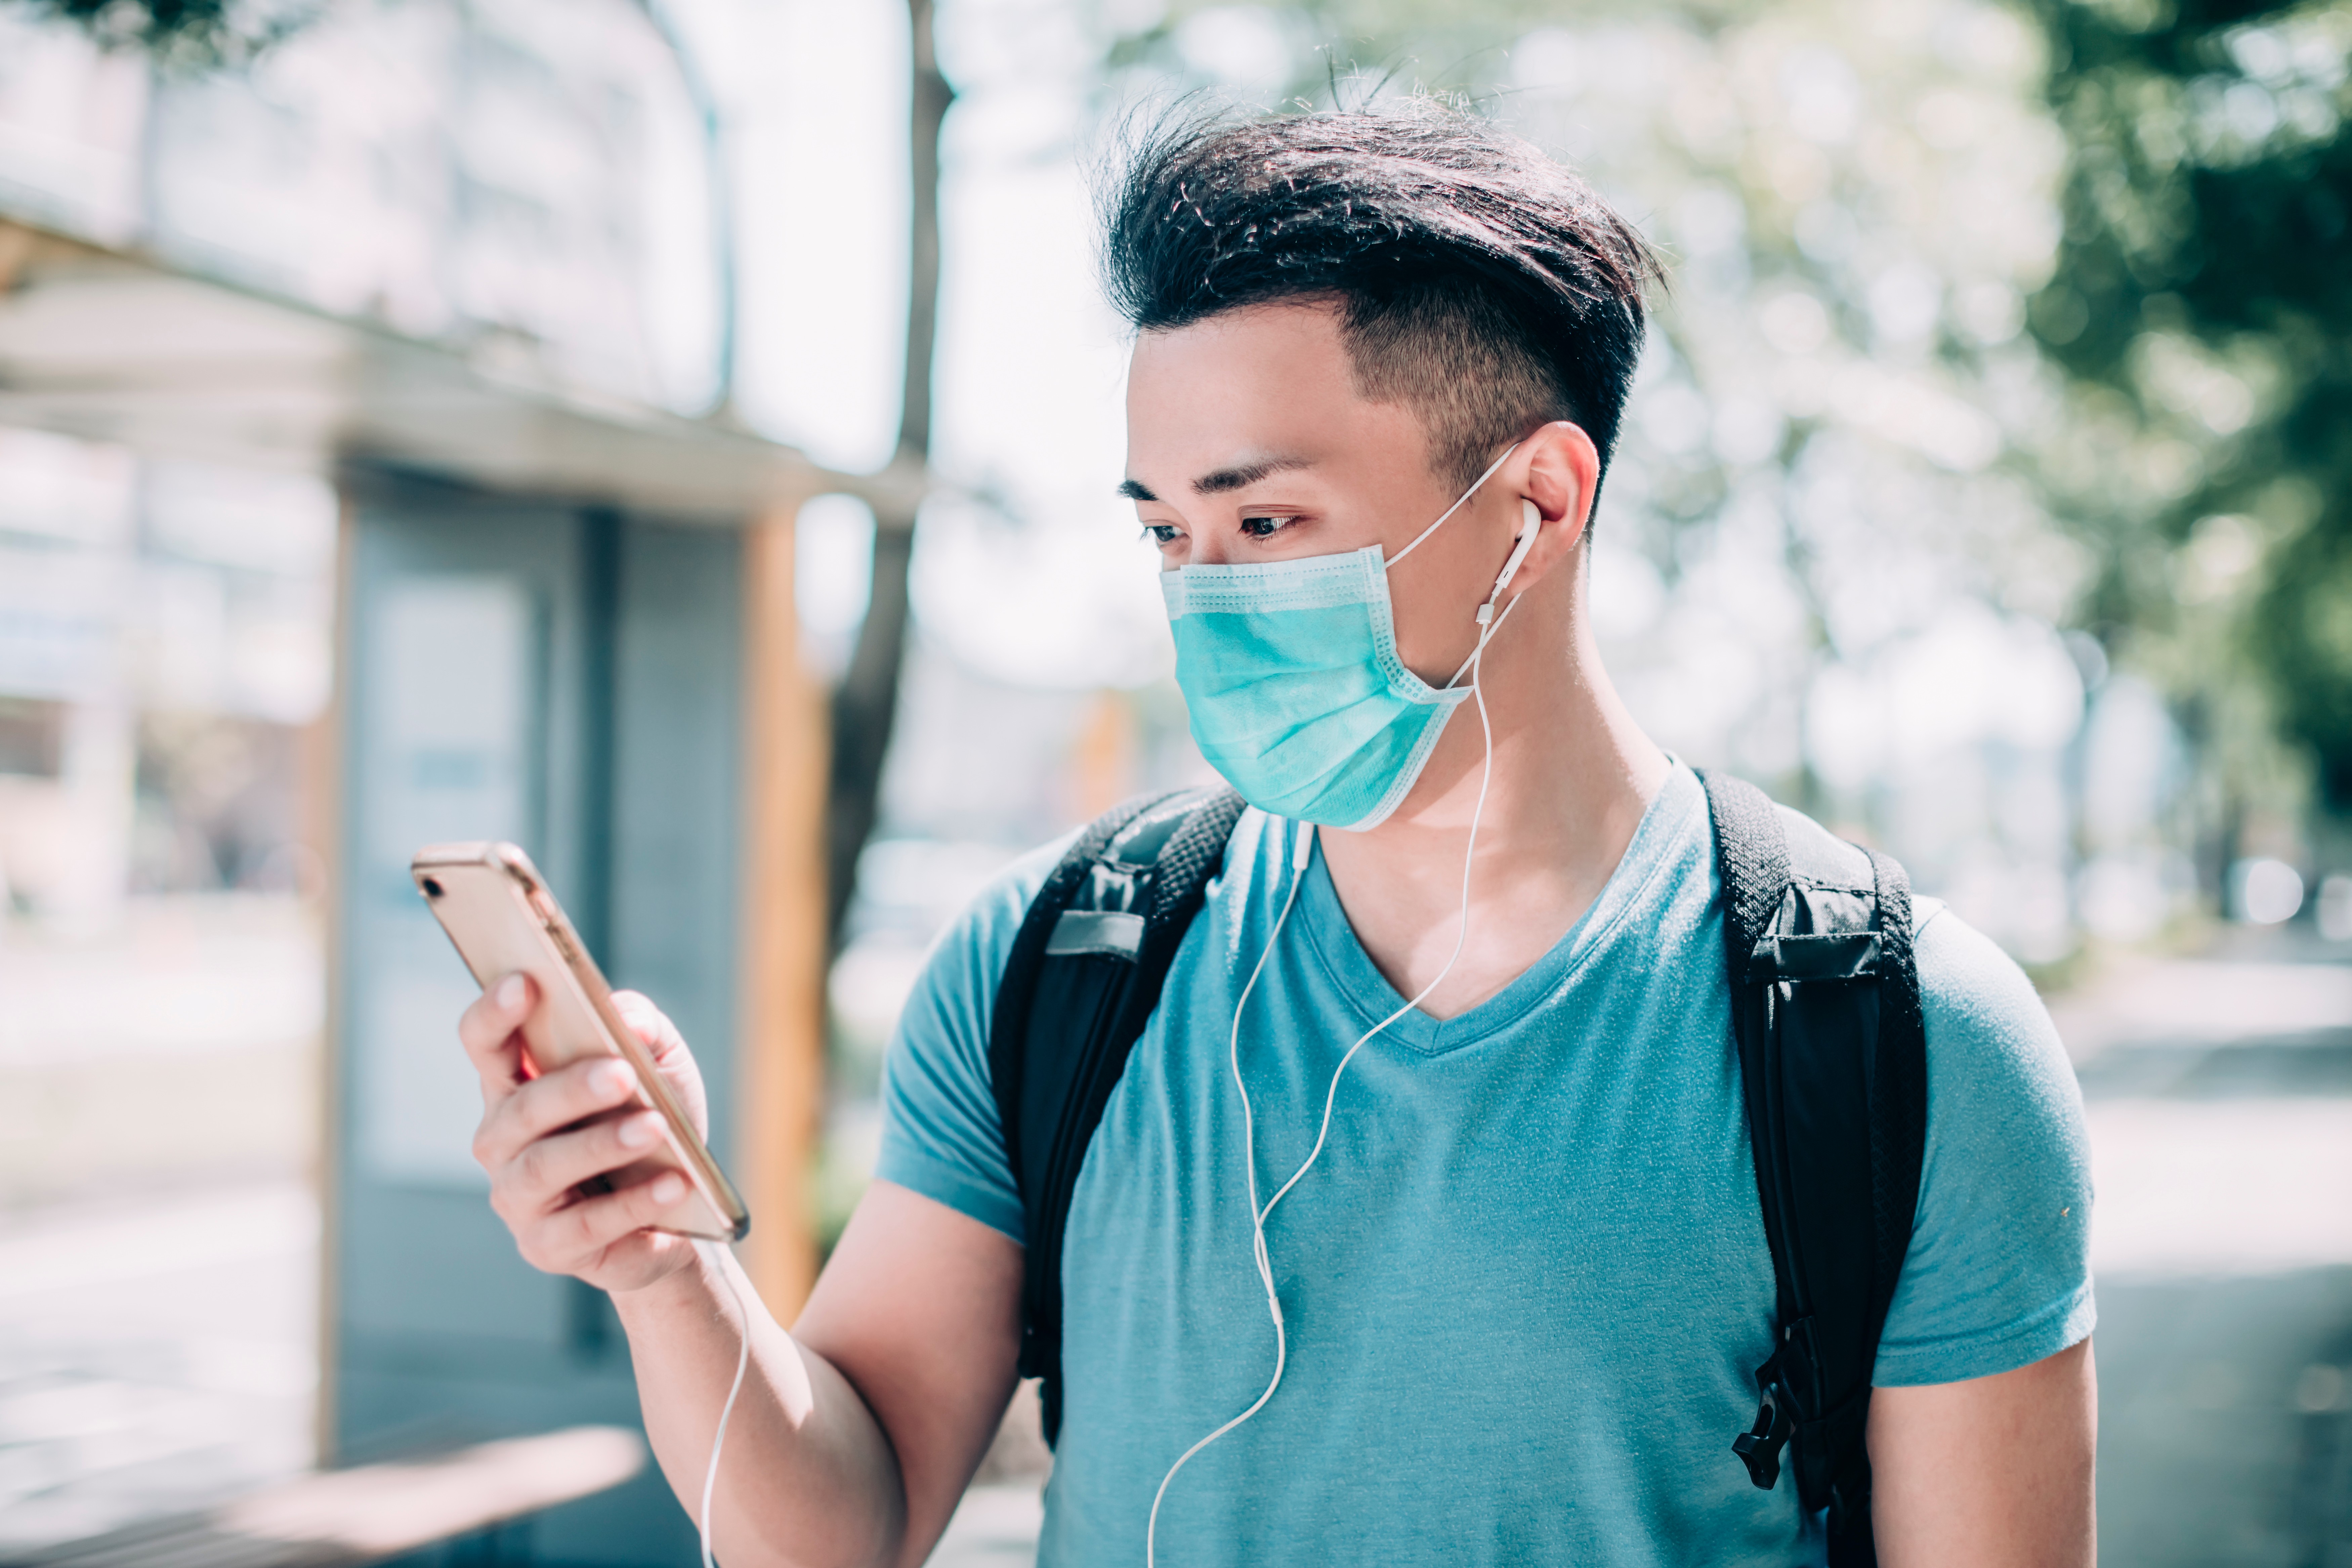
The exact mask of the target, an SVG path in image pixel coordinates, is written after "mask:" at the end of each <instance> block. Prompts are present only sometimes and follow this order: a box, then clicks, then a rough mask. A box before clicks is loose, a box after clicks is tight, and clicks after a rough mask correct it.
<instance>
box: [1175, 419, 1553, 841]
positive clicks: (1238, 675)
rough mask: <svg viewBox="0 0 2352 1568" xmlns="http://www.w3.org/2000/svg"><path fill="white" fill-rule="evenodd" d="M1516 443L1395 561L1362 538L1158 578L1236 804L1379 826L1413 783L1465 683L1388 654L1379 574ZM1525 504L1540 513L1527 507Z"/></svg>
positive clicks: (1207, 737) (1200, 718)
mask: <svg viewBox="0 0 2352 1568" xmlns="http://www.w3.org/2000/svg"><path fill="white" fill-rule="evenodd" d="M1515 450H1517V445H1516V443H1515V444H1514V445H1513V446H1512V447H1509V448H1507V449H1506V450H1505V451H1504V453H1503V456H1502V457H1501V458H1496V459H1495V461H1494V463H1493V464H1492V465H1491V466H1490V467H1489V468H1487V469H1486V473H1483V474H1481V475H1479V476H1478V478H1477V479H1476V480H1475V481H1474V482H1473V483H1472V484H1471V486H1470V488H1469V489H1466V490H1465V491H1464V492H1463V493H1462V496H1461V498H1460V500H1456V501H1455V502H1454V504H1453V505H1452V506H1450V507H1447V508H1446V509H1445V511H1444V515H1443V516H1441V517H1439V518H1438V520H1437V521H1435V522H1433V523H1431V524H1430V525H1429V526H1428V527H1427V528H1426V529H1423V531H1422V532H1421V534H1420V536H1419V537H1418V538H1416V539H1414V540H1413V542H1412V543H1411V544H1408V545H1406V546H1405V547H1404V548H1403V549H1402V550H1401V551H1399V552H1397V557H1396V560H1395V561H1388V560H1384V559H1383V558H1382V555H1381V547H1380V546H1379V545H1377V544H1371V545H1367V546H1365V547H1364V548H1363V549H1361V550H1355V551H1349V552H1347V553H1345V554H1340V555H1309V556H1304V557H1302V558H1300V559H1298V560H1296V561H1273V562H1266V563H1258V564H1252V565H1244V566H1185V567H1181V568H1179V569H1178V570H1176V571H1173V572H1163V573H1162V574H1160V591H1161V593H1162V594H1163V595H1164V596H1165V597H1166V599H1167V601H1168V618H1169V622H1170V624H1171V628H1172V629H1173V631H1174V633H1175V638H1176V683H1177V685H1178V686H1180V687H1181V688H1182V689H1183V692H1184V700H1185V703H1186V704H1187V706H1188V707H1189V708H1190V709H1191V712H1192V739H1193V740H1194V741H1195V742H1199V744H1200V748H1201V754H1202V756H1204V757H1206V758H1207V759H1208V760H1209V763H1210V765H1211V766H1213V767H1214V768H1215V769H1216V770H1217V772H1219V773H1223V775H1224V776H1225V779H1226V781H1227V782H1228V783H1230V784H1232V785H1233V786H1234V789H1236V790H1238V791H1240V792H1241V795H1242V798H1244V800H1246V801H1248V802H1249V803H1250V804H1251V805H1255V806H1256V807H1258V808H1259V809H1260V810H1262V811H1267V812H1272V813H1274V814H1275V815H1276V816H1287V817H1290V818H1292V819H1294V820H1296V821H1299V822H1312V823H1318V824H1320V825H1322V826H1327V827H1342V828H1351V829H1357V830H1361V829H1364V828H1368V827H1372V826H1378V825H1379V824H1380V823H1381V822H1383V821H1385V820H1386V819H1387V818H1388V816H1389V814H1390V813H1391V812H1392V811H1394V810H1395V809H1396V808H1397V806H1398V805H1399V804H1400V803H1401V802H1402V800H1403V799H1404V797H1405V795H1407V794H1408V793H1409V792H1410V791H1411V790H1412V786H1413V783H1414V781H1415V780H1417V779H1418V778H1420V777H1421V771H1422V769H1423V767H1425V766H1426V765H1428V763H1429V757H1430V753H1431V752H1433V751H1435V750H1436V748H1437V740H1438V737H1439V736H1440V735H1441V734H1443V733H1444V730H1445V721H1446V720H1447V719H1449V718H1451V717H1453V714H1454V710H1455V709H1456V708H1458V707H1460V706H1461V705H1462V704H1463V703H1464V702H1465V700H1468V699H1469V697H1470V694H1471V689H1470V688H1469V687H1466V686H1459V685H1456V684H1455V682H1458V681H1459V680H1460V679H1462V671H1459V670H1457V671H1456V672H1455V673H1454V680H1453V681H1449V682H1447V684H1446V685H1445V687H1444V688H1443V689H1440V688H1437V687H1433V686H1432V685H1430V684H1429V683H1428V682H1427V681H1425V680H1423V679H1421V678H1420V677H1419V676H1417V675H1415V674H1413V672H1412V670H1410V669H1407V668H1405V666H1404V661H1403V660H1402V658H1398V657H1397V647H1396V622H1395V616H1394V614H1393V612H1392V610H1391V605H1390V602H1389V584H1388V574H1389V573H1390V571H1391V570H1392V569H1393V568H1394V567H1395V566H1396V565H1397V564H1398V563H1399V562H1402V561H1403V560H1404V558H1405V557H1406V556H1408V555H1410V554H1412V552H1414V551H1415V550H1418V549H1420V548H1421V545H1422V543H1423V541H1425V540H1427V539H1428V538H1429V536H1430V535H1431V534H1433V533H1434V532H1436V531H1438V529H1439V528H1440V527H1442V526H1444V523H1445V521H1446V520H1447V519H1449V518H1451V517H1452V516H1453V515H1454V513H1455V512H1457V511H1459V510H1462V507H1463V505H1464V503H1465V502H1466V501H1468V500H1469V499H1470V498H1471V497H1472V496H1474V495H1475V494H1477V493H1478V487H1479V486H1480V485H1483V484H1485V483H1486V480H1487V479H1488V478H1489V477H1491V476H1492V475H1493V473H1494V472H1495V469H1496V468H1501V467H1502V466H1503V459H1504V458H1508V457H1509V456H1510V455H1511V452H1512V451H1515ZM1527 510H1528V512H1530V513H1534V512H1535V509H1534V507H1533V506H1532V504H1530V505H1529V506H1528V509H1527ZM1539 521H1540V514H1539V513H1536V514H1535V516H1534V517H1533V518H1531V519H1530V521H1529V523H1528V528H1527V529H1526V531H1524V532H1523V533H1522V534H1521V536H1520V538H1519V542H1518V546H1517V549H1515V550H1514V551H1513V552H1512V554H1511V558H1510V562H1509V564H1507V566H1506V567H1505V568H1504V570H1503V575H1502V576H1501V577H1500V578H1498V579H1497V580H1496V584H1495V586H1496V593H1497V594H1499V593H1500V591H1501V589H1502V586H1503V584H1505V583H1507V582H1508V581H1509V580H1510V577H1511V575H1512V574H1513V573H1514V572H1516V571H1517V568H1518V565H1519V563H1520V562H1521V561H1522V560H1524V559H1525V558H1526V555H1527V552H1528V547H1529V546H1530V545H1532V544H1533V543H1534V542H1535V535H1536V527H1537V525H1538V523H1539ZM1493 604H1494V595H1489V597H1488V599H1487V603H1486V606H1485V607H1484V608H1482V609H1481V610H1480V612H1479V614H1478V617H1477V618H1478V621H1479V628H1480V629H1479V646H1480V647H1484V646H1485V643H1486V638H1487V637H1490V636H1492V635H1493V633H1494V631H1495V629H1496V627H1498V626H1500V625H1501V624H1502V623H1501V622H1500V621H1499V620H1495V621H1493V622H1492V624H1491V625H1490V624H1489V616H1490V615H1491V612H1492V607H1493ZM1516 604H1517V600H1514V601H1513V605H1516ZM1505 613H1506V614H1508V610H1506V612H1505ZM1472 657H1473V658H1474V659H1475V657H1476V656H1475V654H1474V655H1473V656H1472ZM1468 668H1470V666H1469V664H1468V663H1465V665H1464V666H1463V670H1467V669H1468Z"/></svg>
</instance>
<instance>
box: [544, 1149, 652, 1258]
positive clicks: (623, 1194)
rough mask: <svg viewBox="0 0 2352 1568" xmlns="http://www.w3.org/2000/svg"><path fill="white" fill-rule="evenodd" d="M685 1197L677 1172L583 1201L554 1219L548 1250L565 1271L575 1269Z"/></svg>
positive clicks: (644, 1226) (643, 1226) (649, 1223)
mask: <svg viewBox="0 0 2352 1568" xmlns="http://www.w3.org/2000/svg"><path fill="white" fill-rule="evenodd" d="M684 1196H686V1178H685V1177H684V1176H681V1175H679V1174H678V1173H677V1172H676V1171H664V1172H663V1173H661V1174H660V1175H657V1176H656V1177H655V1178H654V1179H653V1180H651V1181H649V1182H640V1183H638V1184H636V1185H635V1186H634V1187H624V1188H623V1189H621V1191H619V1192H617V1193H607V1194H604V1195H602V1196H599V1197H593V1198H585V1199H583V1200H582V1201H581V1202H579V1203H576V1204H573V1205H572V1206H571V1207H570V1208H567V1209H565V1210H564V1211H563V1212H562V1213H561V1214H559V1215H556V1216H555V1218H554V1220H553V1222H552V1233H551V1236H550V1238H549V1239H550V1243H551V1251H552V1252H553V1253H554V1254H555V1255H556V1256H557V1257H559V1258H563V1259H564V1260H565V1266H566V1267H577V1266H578V1265H580V1264H581V1263H583V1262H585V1261H587V1260H589V1259H591V1258H595V1257H596V1256H597V1255H598V1254H600V1253H602V1252H603V1251H604V1249H605V1248H606V1247H610V1246H612V1245H613V1244H614V1242H616V1241H619V1240H620V1239H622V1238H623V1237H626V1236H628V1235H630V1234H632V1233H633V1232H635V1231H640V1230H643V1229H645V1228H646V1226H649V1225H651V1224H653V1223H654V1221H656V1220H657V1219H659V1218H660V1217H661V1216H662V1214H663V1211H665V1210H666V1209H667V1208H668V1207H669V1206H670V1205H672V1204H674V1203H676V1202H677V1200H678V1199H680V1198H682V1197H684Z"/></svg>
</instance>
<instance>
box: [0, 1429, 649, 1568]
mask: <svg viewBox="0 0 2352 1568" xmlns="http://www.w3.org/2000/svg"><path fill="white" fill-rule="evenodd" d="M645 1463H646V1446H645V1442H644V1439H642V1438H640V1437H639V1436H637V1434H635V1432H632V1431H628V1430H626V1429H625V1428H623V1427H619V1426H573V1427H569V1428H567V1429H565V1430H563V1431H561V1432H549V1433H546V1434H544V1435H542V1436H536V1437H512V1438H508V1439H506V1440H504V1441H501V1442H496V1443H482V1444H478V1445H477V1446H475V1447H470V1448H458V1449H455V1450H452V1451H451V1452H448V1453H446V1454H436V1455H430V1456H426V1457H424V1458H412V1459H404V1460H400V1461H396V1462H392V1463H385V1464H377V1465H361V1466H356V1467H354V1468H351V1469H348V1470H321V1471H318V1472H316V1473H314V1474H311V1475H307V1476H300V1477H298V1478H296V1479H293V1480H289V1481H285V1482H281V1483H280V1484H278V1485H277V1486H272V1487H268V1488H265V1489H262V1490H260V1491H257V1492H249V1493H247V1495H245V1496H243V1497H240V1498H237V1499H235V1500H232V1501H229V1502H226V1503H223V1504H222V1505H220V1506H219V1507H217V1508H213V1509H208V1510H205V1511H204V1512H201V1513H193V1514H184V1515H181V1516H178V1517H176V1518H171V1519H161V1520H152V1521H147V1522H145V1523H142V1524H134V1525H129V1526H126V1527H124V1528H123V1529H121V1530H113V1531H107V1532H106V1533H105V1534H103V1535H94V1536H91V1537H89V1538H88V1539H86V1540H82V1541H74V1542H60V1543H58V1544H57V1545H54V1546H45V1547H40V1548H37V1549H35V1550H34V1551H32V1552H30V1553H29V1554H27V1553H25V1552H17V1553H16V1554H15V1555H10V1556H6V1557H5V1558H0V1568H346V1565H348V1564H357V1563H381V1562H383V1561H384V1560H386V1559H387V1558H393V1557H398V1556H401V1555H403V1554H404V1553H407V1552H415V1551H418V1550H421V1549H422V1548H425V1547H428V1546H432V1545H435V1544H436V1543H439V1542H450V1541H458V1540H462V1539H464V1538H465V1537H467V1536H478V1535H482V1534H484V1533H486V1532H488V1531H495V1530H497V1529H498V1528H499V1527H500V1526H502V1525H506V1524H509V1523H511V1522H513V1521H518V1520H520V1519H522V1518H524V1517H526V1516H528V1515H530V1514H534V1513H537V1512H539V1511H540V1510H542V1509H549V1508H552V1507H554V1506H555V1505H556V1504H558V1503H564V1502H571V1501H572V1500H575V1499H578V1498H583V1497H589V1496H592V1495H593V1494H594V1493H597V1492H601V1491H603V1490H604V1489H607V1488H608V1487H616V1486H618V1485H620V1484H621V1483H622V1482H623V1481H625V1480H627V1479H629V1478H630V1477H632V1476H634V1475H635V1474H636V1473H637V1472H638V1471H639V1470H641V1469H643V1468H645ZM495 1550H496V1548H495V1544H492V1551H491V1553H486V1554H485V1555H488V1556H491V1558H492V1560H495V1557H494V1553H495Z"/></svg>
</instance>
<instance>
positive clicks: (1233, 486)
mask: <svg viewBox="0 0 2352 1568" xmlns="http://www.w3.org/2000/svg"><path fill="white" fill-rule="evenodd" d="M1314 466H1315V459H1314V458H1298V457H1281V456H1276V457H1271V458H1259V459H1257V461H1255V462H1254V463H1237V464H1235V465H1234V467H1232V468H1219V469H1217V470H1216V471H1215V472H1214V473H1208V474H1202V476H1201V477H1200V478H1199V479H1194V480H1193V481H1192V489H1193V493H1195V494H1197V495H1204V496H1213V495H1218V494H1221V493H1223V491H1226V490H1238V489H1246V488H1247V487H1249V486H1251V485H1254V484H1255V483H1257V482H1258V480H1260V479H1265V478H1266V477H1267V476H1269V475H1272V474H1286V473H1288V472H1290V471H1291V470H1292V469H1293V468H1313V467H1314Z"/></svg>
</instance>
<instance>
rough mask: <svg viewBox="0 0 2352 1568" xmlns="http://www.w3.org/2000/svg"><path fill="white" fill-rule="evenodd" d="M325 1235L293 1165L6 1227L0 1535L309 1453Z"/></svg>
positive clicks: (274, 1470) (112, 1519) (52, 1535)
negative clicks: (240, 1181) (288, 1171)
mask: <svg viewBox="0 0 2352 1568" xmlns="http://www.w3.org/2000/svg"><path fill="white" fill-rule="evenodd" d="M318 1247H319V1215H318V1205H317V1203H316V1201H315V1200H314V1199H313V1197H312V1196H311V1194H310V1192H309V1191H308V1190H307V1189H306V1188H304V1187H302V1186H300V1185H299V1184H292V1183H276V1184H267V1185H255V1186H247V1187H237V1188H227V1189H222V1190H218V1191H215V1192H211V1193H203V1194H190V1195H184V1196H174V1197H169V1198H154V1199H142V1200H137V1201H130V1200H116V1201H113V1202H110V1203H107V1204H102V1205H100V1204H89V1205H76V1206H74V1207H70V1208H62V1207H61V1208H58V1209H53V1210H51V1211H49V1212H47V1213H45V1214H44V1215H42V1216H41V1217H40V1218H39V1219H38V1220H37V1221H35V1222H32V1223H29V1224H20V1225H18V1226H16V1227H15V1228H12V1229H7V1230H0V1551H5V1550H6V1549H9V1548H14V1547H21V1546H26V1545H31V1544H35V1543H39V1542H54V1541H65V1540H73V1539H78V1538H79V1537H82V1536H86V1535H91V1534H95V1533H97V1532H99V1531H102V1530H107V1529H110V1528H112V1527H114V1526H117V1525H121V1524H126V1523H129V1522H131V1521H133V1520H136V1519H140V1518H142V1517H145V1516H149V1515H152V1514H161V1513H170V1512H175V1511H178V1510H184V1509H190V1508H194V1507H197V1506H200V1505H203V1504H206V1503H211V1502H215V1501H217V1500H219V1499H220V1498H221V1497H222V1496H223V1495H224V1494H226V1493H230V1492H235V1491H238V1490H242V1489H246V1488H248V1487H251V1486H255V1485H257V1484H259V1483H261V1482H264V1481H268V1480H271V1479H277V1478H278V1477H281V1476H285V1475H288V1474H290V1473H292V1472H294V1471H297V1470H300V1469H303V1468H308V1467H309V1465H310V1463H311V1458H312V1455H313V1452H314V1450H313V1446H312V1437H313V1435H312V1431H311V1421H312V1405H313V1400H314V1398H315V1394H316V1387H317V1381H318V1372H317V1367H318V1355H317V1345H316V1340H317V1281H318Z"/></svg>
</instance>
